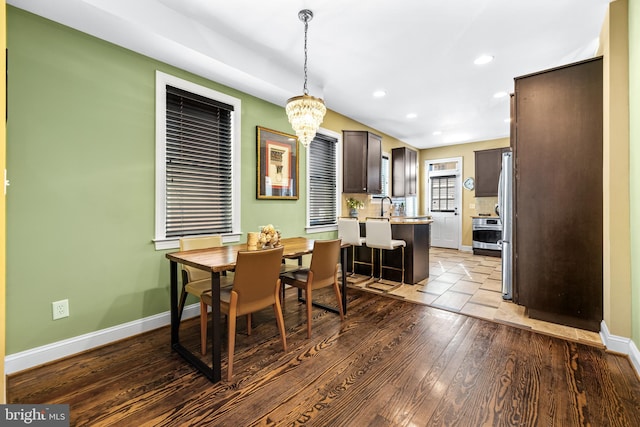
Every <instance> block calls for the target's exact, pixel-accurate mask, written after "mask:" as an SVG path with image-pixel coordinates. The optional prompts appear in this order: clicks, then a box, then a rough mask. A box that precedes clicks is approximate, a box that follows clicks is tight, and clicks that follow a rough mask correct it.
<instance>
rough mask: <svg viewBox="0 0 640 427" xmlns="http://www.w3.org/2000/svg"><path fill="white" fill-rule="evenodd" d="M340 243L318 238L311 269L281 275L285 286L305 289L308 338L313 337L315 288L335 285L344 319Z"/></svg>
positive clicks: (315, 243) (342, 319)
mask: <svg viewBox="0 0 640 427" xmlns="http://www.w3.org/2000/svg"><path fill="white" fill-rule="evenodd" d="M340 245H341V241H340V239H336V240H316V241H315V242H314V244H313V253H312V254H311V265H310V266H309V269H300V270H298V271H293V272H288V273H284V274H281V275H280V279H281V280H282V284H283V286H284V285H285V284H286V285H290V286H293V287H296V288H298V289H301V290H303V291H304V294H305V295H304V298H305V300H306V306H307V338H311V304H312V296H313V290H314V289H319V288H324V287H326V286H333V290H334V291H335V294H336V301H337V302H338V311H339V313H340V320H341V321H344V312H343V310H342V298H341V296H340V288H339V287H338V270H339V268H340V264H339V263H338V258H339V256H340Z"/></svg>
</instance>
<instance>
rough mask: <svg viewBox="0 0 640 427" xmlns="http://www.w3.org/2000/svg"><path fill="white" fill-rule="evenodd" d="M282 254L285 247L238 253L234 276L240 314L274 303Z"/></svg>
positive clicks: (234, 287) (234, 288) (234, 289)
mask: <svg viewBox="0 0 640 427" xmlns="http://www.w3.org/2000/svg"><path fill="white" fill-rule="evenodd" d="M283 253H284V247H283V246H280V247H277V248H273V249H262V250H258V251H240V252H238V257H237V259H236V268H235V276H234V279H233V291H235V292H236V293H237V294H238V305H237V315H238V316H241V315H243V314H247V313H253V312H254V311H257V310H260V309H263V308H265V307H268V306H271V305H273V304H274V302H275V299H276V298H277V297H278V289H277V284H278V281H279V280H280V265H281V263H282V254H283Z"/></svg>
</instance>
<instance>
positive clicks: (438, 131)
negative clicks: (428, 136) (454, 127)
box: [433, 130, 442, 136]
mask: <svg viewBox="0 0 640 427" xmlns="http://www.w3.org/2000/svg"><path fill="white" fill-rule="evenodd" d="M433 135H434V136H438V135H442V131H440V130H436V131H433Z"/></svg>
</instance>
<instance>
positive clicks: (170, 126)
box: [166, 86, 233, 237]
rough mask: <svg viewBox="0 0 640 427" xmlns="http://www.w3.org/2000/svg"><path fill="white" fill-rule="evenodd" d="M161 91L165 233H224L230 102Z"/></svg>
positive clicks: (228, 205)
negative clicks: (164, 100) (164, 99)
mask: <svg viewBox="0 0 640 427" xmlns="http://www.w3.org/2000/svg"><path fill="white" fill-rule="evenodd" d="M166 93H167V95H166V97H167V104H166V105H167V107H166V135H167V138H166V237H179V236H190V235H198V234H222V233H229V232H231V231H232V217H231V213H232V210H231V207H232V206H231V205H232V194H231V191H232V185H231V184H232V183H231V177H232V174H231V171H232V161H231V147H232V140H231V136H232V135H231V130H232V127H231V125H232V123H231V120H232V112H233V106H231V105H227V104H224V103H221V102H218V101H215V100H212V99H209V98H206V97H204V96H200V95H197V94H194V93H190V92H187V91H185V90H182V89H178V88H175V87H172V86H167V87H166Z"/></svg>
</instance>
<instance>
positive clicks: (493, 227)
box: [472, 217, 502, 257]
mask: <svg viewBox="0 0 640 427" xmlns="http://www.w3.org/2000/svg"><path fill="white" fill-rule="evenodd" d="M472 231H473V244H472V247H473V253H475V254H479V255H492V256H498V257H499V256H500V251H501V246H500V241H501V240H502V221H501V220H500V218H496V217H486V218H484V217H473V220H472Z"/></svg>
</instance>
